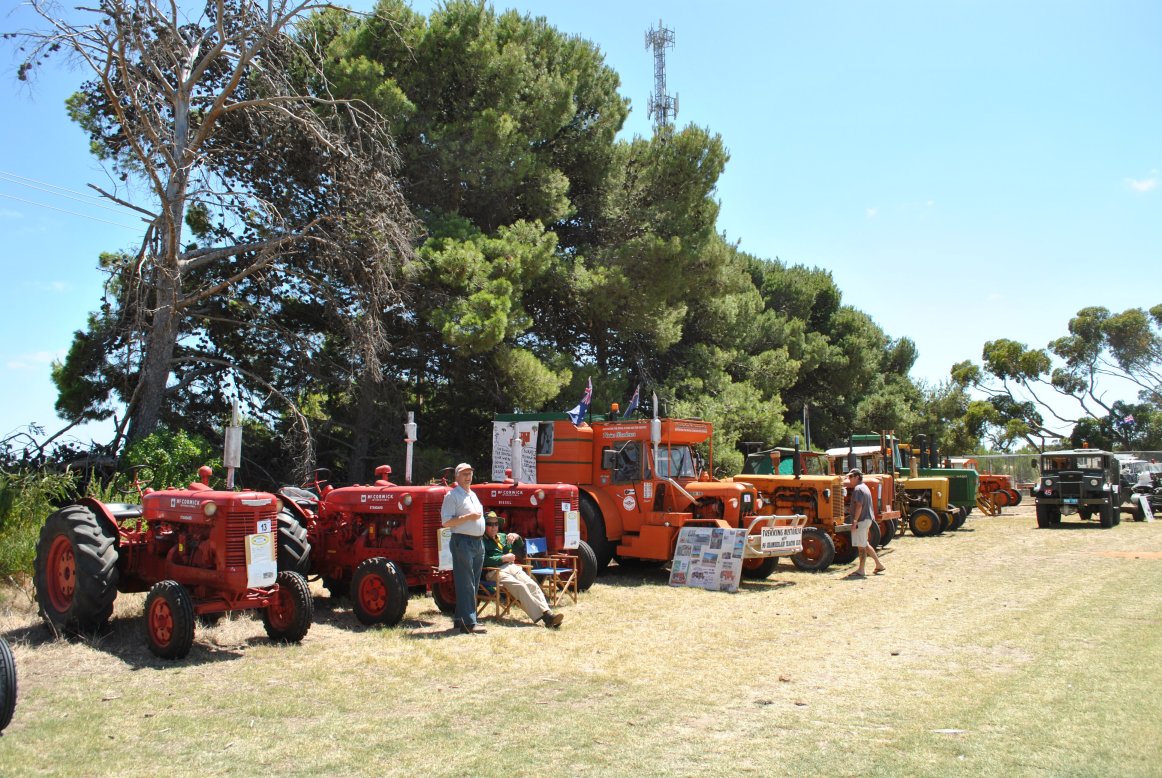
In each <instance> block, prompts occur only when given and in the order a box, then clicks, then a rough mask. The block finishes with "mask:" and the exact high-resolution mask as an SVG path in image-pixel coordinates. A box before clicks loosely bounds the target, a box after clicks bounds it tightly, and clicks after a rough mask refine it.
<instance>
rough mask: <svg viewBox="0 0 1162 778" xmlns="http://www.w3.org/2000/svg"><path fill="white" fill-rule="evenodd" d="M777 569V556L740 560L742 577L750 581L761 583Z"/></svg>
mask: <svg viewBox="0 0 1162 778" xmlns="http://www.w3.org/2000/svg"><path fill="white" fill-rule="evenodd" d="M777 569H779V558H778V557H777V556H766V557H751V558H750V559H743V560H742V577H743V578H749V579H750V580H752V581H763V580H766V579H767V578H770V577H771V574H772V573H774V572H775V570H777Z"/></svg>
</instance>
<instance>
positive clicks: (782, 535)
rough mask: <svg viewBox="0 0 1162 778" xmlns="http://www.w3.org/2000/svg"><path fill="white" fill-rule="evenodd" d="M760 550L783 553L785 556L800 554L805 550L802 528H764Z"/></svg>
mask: <svg viewBox="0 0 1162 778" xmlns="http://www.w3.org/2000/svg"><path fill="white" fill-rule="evenodd" d="M759 548H760V549H761V550H762V551H763V552H764V553H768V552H772V551H782V552H783V554H780V555H779V556H783V555H784V554H798V553H799V552H800V551H802V550H803V528H802V527H763V529H762V540H761V545H760V546H759Z"/></svg>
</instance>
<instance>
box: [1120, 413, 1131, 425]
mask: <svg viewBox="0 0 1162 778" xmlns="http://www.w3.org/2000/svg"><path fill="white" fill-rule="evenodd" d="M1133 423H1134V415H1133V414H1132V413H1131V414H1128V415H1127V416H1126V418H1124V419H1122V424H1133Z"/></svg>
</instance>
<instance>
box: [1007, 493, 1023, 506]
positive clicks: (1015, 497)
mask: <svg viewBox="0 0 1162 778" xmlns="http://www.w3.org/2000/svg"><path fill="white" fill-rule="evenodd" d="M1005 491H1006V492H1008V493H1009V497H1011V498H1012V500H1013V507H1016V506H1018V505H1020V504H1021V500H1022V499H1023V497H1022V495H1021V493H1020V492H1018V491H1017V490H1016V489H1006V490H1005Z"/></svg>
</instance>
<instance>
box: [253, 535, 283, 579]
mask: <svg viewBox="0 0 1162 778" xmlns="http://www.w3.org/2000/svg"><path fill="white" fill-rule="evenodd" d="M277 580H278V559H277V558H276V557H275V543H274V533H273V532H263V533H258V534H254V535H247V536H246V585H247V586H249V587H251V588H261V587H266V586H273V585H274V583H275V581H277Z"/></svg>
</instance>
